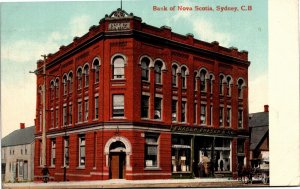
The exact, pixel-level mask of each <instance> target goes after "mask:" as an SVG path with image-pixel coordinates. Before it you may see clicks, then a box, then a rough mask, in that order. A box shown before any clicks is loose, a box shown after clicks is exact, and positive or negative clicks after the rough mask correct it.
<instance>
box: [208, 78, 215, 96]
mask: <svg viewBox="0 0 300 189" xmlns="http://www.w3.org/2000/svg"><path fill="white" fill-rule="evenodd" d="M213 83H214V75H213V74H210V75H209V84H210V93H211V94H213V87H214V86H213Z"/></svg>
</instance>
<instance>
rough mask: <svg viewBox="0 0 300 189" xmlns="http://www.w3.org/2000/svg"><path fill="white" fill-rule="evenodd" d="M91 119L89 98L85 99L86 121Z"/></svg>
mask: <svg viewBox="0 0 300 189" xmlns="http://www.w3.org/2000/svg"><path fill="white" fill-rule="evenodd" d="M88 119H89V100H85V101H84V121H87V120H88Z"/></svg>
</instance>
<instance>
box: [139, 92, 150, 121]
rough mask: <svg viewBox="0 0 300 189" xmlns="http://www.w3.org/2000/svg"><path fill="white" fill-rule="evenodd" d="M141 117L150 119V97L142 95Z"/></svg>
mask: <svg viewBox="0 0 300 189" xmlns="http://www.w3.org/2000/svg"><path fill="white" fill-rule="evenodd" d="M141 105H142V106H141V117H142V118H148V117H149V96H146V95H142V101H141Z"/></svg>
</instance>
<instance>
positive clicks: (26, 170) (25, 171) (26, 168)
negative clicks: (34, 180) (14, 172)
mask: <svg viewBox="0 0 300 189" xmlns="http://www.w3.org/2000/svg"><path fill="white" fill-rule="evenodd" d="M27 179H28V162H27V161H24V180H27Z"/></svg>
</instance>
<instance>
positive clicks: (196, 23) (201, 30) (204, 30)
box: [172, 3, 232, 47]
mask: <svg viewBox="0 0 300 189" xmlns="http://www.w3.org/2000/svg"><path fill="white" fill-rule="evenodd" d="M179 5H182V6H185V7H193V6H192V5H191V4H190V3H182V4H179ZM191 13H192V11H177V12H176V14H175V15H174V16H173V17H172V21H173V24H175V23H178V22H182V23H189V24H190V25H191V26H193V33H194V35H195V37H196V38H198V39H200V40H203V41H207V42H212V41H218V42H219V44H220V45H221V46H225V47H229V45H230V43H231V40H232V35H231V34H229V33H225V32H220V31H217V30H216V29H215V26H214V25H213V24H212V23H211V22H209V21H207V20H205V19H203V18H202V17H197V16H195V14H193V17H192V14H191Z"/></svg>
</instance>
